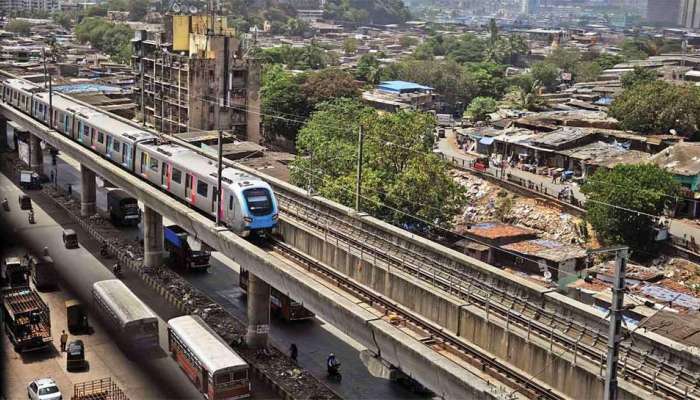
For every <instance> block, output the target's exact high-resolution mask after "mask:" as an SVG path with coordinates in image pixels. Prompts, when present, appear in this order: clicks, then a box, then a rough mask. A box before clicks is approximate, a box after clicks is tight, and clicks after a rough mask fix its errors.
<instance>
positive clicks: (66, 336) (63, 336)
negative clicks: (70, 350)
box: [61, 331, 68, 352]
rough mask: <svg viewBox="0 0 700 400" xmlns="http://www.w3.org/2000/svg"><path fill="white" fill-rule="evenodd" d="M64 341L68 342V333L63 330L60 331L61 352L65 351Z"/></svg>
mask: <svg viewBox="0 0 700 400" xmlns="http://www.w3.org/2000/svg"><path fill="white" fill-rule="evenodd" d="M66 343H68V334H67V333H66V331H63V332H62V333H61V352H64V351H66Z"/></svg>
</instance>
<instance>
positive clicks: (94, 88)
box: [53, 83, 125, 94]
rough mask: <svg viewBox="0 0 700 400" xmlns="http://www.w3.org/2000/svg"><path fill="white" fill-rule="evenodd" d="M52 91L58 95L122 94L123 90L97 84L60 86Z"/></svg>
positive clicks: (117, 87)
mask: <svg viewBox="0 0 700 400" xmlns="http://www.w3.org/2000/svg"><path fill="white" fill-rule="evenodd" d="M53 90H55V91H57V92H60V93H68V94H70V93H88V92H102V93H123V92H125V90H124V89H123V88H121V87H119V86H109V85H100V84H97V83H78V84H74V85H61V86H54V87H53Z"/></svg>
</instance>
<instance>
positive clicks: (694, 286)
mask: <svg viewBox="0 0 700 400" xmlns="http://www.w3.org/2000/svg"><path fill="white" fill-rule="evenodd" d="M651 266H653V267H655V268H658V269H659V270H660V271H662V272H663V275H664V277H665V278H666V279H664V280H663V281H662V283H663V285H664V286H666V287H669V288H671V289H673V290H676V291H678V292H681V293H686V294H690V295H694V296H697V295H700V265H698V264H696V263H694V262H692V261H689V260H686V259H683V258H676V257H668V256H664V255H662V256H660V257H657V258H655V259H654V260H653V261H652V262H651Z"/></svg>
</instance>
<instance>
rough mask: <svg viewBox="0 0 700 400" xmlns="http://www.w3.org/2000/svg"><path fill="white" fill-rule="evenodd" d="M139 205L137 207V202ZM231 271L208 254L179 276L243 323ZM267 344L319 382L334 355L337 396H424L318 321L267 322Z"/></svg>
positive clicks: (68, 172) (76, 181)
mask: <svg viewBox="0 0 700 400" xmlns="http://www.w3.org/2000/svg"><path fill="white" fill-rule="evenodd" d="M44 160H45V172H46V173H49V172H50V171H51V170H52V169H53V168H54V167H53V166H51V164H50V157H48V156H45V157H44ZM57 161H58V162H57V164H58V165H57V168H58V185H60V186H61V187H62V188H64V189H65V188H67V185H68V184H69V183H70V184H71V185H72V188H73V195H74V196H76V197H79V193H80V190H81V188H80V165H79V164H78V163H77V162H76V161H75V160H72V159H71V158H69V157H66V156H64V155H60V156H59V157H58V160H57ZM100 186H101V180H100V178H99V177H98V190H97V199H96V202H97V207H98V209H100V210H106V207H107V205H106V204H107V200H106V194H105V191H104V188H102V187H100ZM140 206H141V208H142V209H143V204H140ZM163 223H164V224H166V225H167V224H169V223H170V221H168V220H167V219H166V218H164V219H163ZM119 229H123V230H127V231H128V232H130V233H131V234H133V235H134V237H135V236H136V235H139V236H140V237H142V231H141V227H140V226H139V227H132V228H124V227H120V228H119ZM195 248H198V245H195ZM237 271H239V266H238V264H237V263H236V262H234V261H233V260H231V259H229V258H227V257H225V256H223V255H222V254H220V253H218V252H214V253H213V254H212V267H211V268H210V269H209V271H208V272H207V273H199V274H197V273H194V274H185V275H184V278H185V279H187V280H188V281H189V282H191V283H192V284H193V286H195V287H196V288H197V289H199V290H200V291H202V292H204V293H206V294H207V295H209V296H210V297H212V299H213V300H214V301H216V302H217V303H219V304H221V305H222V306H223V307H224V309H226V311H228V312H230V313H231V314H232V315H233V316H234V317H236V318H237V319H239V320H241V321H245V320H246V319H247V316H246V306H245V300H244V299H243V298H241V290H240V288H239V287H238V272H237ZM271 341H272V343H273V344H274V345H275V346H276V347H277V348H279V349H281V350H286V349H288V348H289V346H290V345H291V343H296V345H297V346H298V348H299V357H298V360H299V365H300V366H302V367H304V368H306V369H307V370H308V371H309V372H310V373H311V374H313V375H314V376H316V377H317V378H318V379H320V380H325V376H326V367H325V360H326V357H327V356H328V354H329V353H331V352H332V353H335V354H336V356H337V357H338V359H339V360H340V361H341V363H342V364H343V367H342V373H343V380H342V382H341V383H329V385H330V386H331V387H332V389H333V390H334V391H335V392H336V393H338V394H339V395H340V396H341V397H343V398H348V399H359V398H364V399H378V398H381V399H387V400H392V399H410V398H424V396H422V397H421V396H418V395H416V394H414V393H412V392H411V391H409V390H407V389H406V388H404V387H403V386H400V385H398V384H396V383H393V382H390V381H388V380H386V379H382V378H377V377H374V376H372V375H371V374H370V373H369V372H368V371H367V369H366V367H365V366H364V364H363V363H362V361H361V360H360V351H362V350H365V348H364V347H363V346H361V345H360V344H359V343H357V342H356V341H354V340H352V338H350V337H348V336H347V335H345V334H343V333H342V332H341V331H339V330H338V329H336V328H335V327H333V326H332V325H331V324H328V323H326V322H324V321H322V320H321V319H319V318H316V319H314V320H310V321H298V322H295V323H285V322H284V321H281V320H276V319H273V321H272V326H271Z"/></svg>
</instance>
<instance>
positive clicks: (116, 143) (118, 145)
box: [112, 140, 121, 151]
mask: <svg viewBox="0 0 700 400" xmlns="http://www.w3.org/2000/svg"><path fill="white" fill-rule="evenodd" d="M120 146H121V143H119V141H118V140H115V141H114V142H113V143H112V149H114V151H119V147H120Z"/></svg>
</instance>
